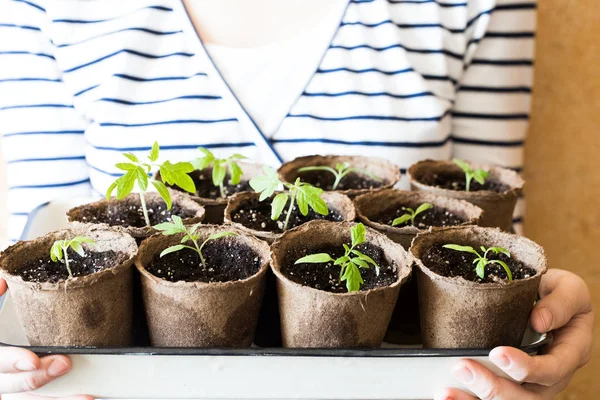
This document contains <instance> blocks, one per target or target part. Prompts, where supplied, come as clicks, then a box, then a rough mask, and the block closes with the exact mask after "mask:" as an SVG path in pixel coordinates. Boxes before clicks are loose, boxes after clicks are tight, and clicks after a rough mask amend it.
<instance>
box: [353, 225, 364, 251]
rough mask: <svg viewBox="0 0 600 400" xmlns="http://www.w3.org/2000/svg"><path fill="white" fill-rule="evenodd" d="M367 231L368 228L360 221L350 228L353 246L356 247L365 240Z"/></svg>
mask: <svg viewBox="0 0 600 400" xmlns="http://www.w3.org/2000/svg"><path fill="white" fill-rule="evenodd" d="M366 232H367V230H366V229H365V226H364V225H363V224H362V223H358V224H356V225H354V226H353V227H352V228H351V229H350V234H351V237H352V247H356V246H358V245H359V244H361V243H364V242H365V233H366Z"/></svg>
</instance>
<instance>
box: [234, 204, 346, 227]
mask: <svg viewBox="0 0 600 400" xmlns="http://www.w3.org/2000/svg"><path fill="white" fill-rule="evenodd" d="M289 205H290V203H289V200H288V203H287V205H286V207H285V209H284V210H283V212H282V213H281V215H280V216H279V219H278V220H277V221H273V220H272V219H271V199H267V200H264V201H262V202H259V201H258V199H252V200H251V201H248V202H247V203H244V204H242V206H241V207H240V208H239V209H237V210H235V211H234V212H233V213H232V216H231V219H232V220H233V222H237V223H240V224H242V225H244V226H245V227H246V228H250V229H254V230H256V231H265V232H281V230H282V229H283V224H284V222H285V219H286V217H287V213H288V208H289ZM315 219H323V220H327V221H336V222H339V221H342V220H343V219H344V218H343V217H342V215H341V214H340V213H338V212H337V211H336V210H333V209H331V208H330V209H329V215H321V214H317V213H316V212H314V211H313V210H312V209H311V208H310V207H309V209H308V214H307V215H306V216H304V215H302V213H300V210H299V209H298V206H297V205H296V204H295V205H294V208H293V210H292V216H291V217H290V221H289V223H288V227H287V228H288V229H292V228H295V227H297V226H299V225H302V224H304V223H306V222H308V221H312V220H315Z"/></svg>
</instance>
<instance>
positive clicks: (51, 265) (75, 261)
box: [15, 250, 127, 283]
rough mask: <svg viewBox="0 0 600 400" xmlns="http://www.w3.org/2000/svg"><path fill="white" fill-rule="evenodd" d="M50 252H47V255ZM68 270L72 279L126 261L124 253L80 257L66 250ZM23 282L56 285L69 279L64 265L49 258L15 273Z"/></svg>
mask: <svg viewBox="0 0 600 400" xmlns="http://www.w3.org/2000/svg"><path fill="white" fill-rule="evenodd" d="M49 253H50V250H48V254H49ZM67 254H68V256H69V268H71V272H72V273H73V277H78V276H86V275H91V274H93V273H95V272H100V271H102V270H105V269H108V268H112V267H115V266H117V265H118V264H120V263H122V262H123V261H125V260H126V259H127V255H125V254H124V253H116V252H114V251H112V250H110V251H105V252H101V253H93V252H89V251H87V252H86V257H81V256H80V255H79V254H77V253H75V252H74V251H72V250H68V251H67ZM15 273H16V274H17V275H19V276H20V277H21V278H23V280H24V281H28V282H40V283H43V282H49V283H58V282H60V281H64V280H67V279H68V278H69V272H68V271H67V268H66V266H65V264H64V263H62V262H60V261H59V262H53V261H52V260H51V259H50V256H49V255H48V257H44V258H41V259H39V260H37V261H32V262H29V263H28V264H26V265H25V266H24V267H23V268H21V269H20V270H18V271H16V272H15Z"/></svg>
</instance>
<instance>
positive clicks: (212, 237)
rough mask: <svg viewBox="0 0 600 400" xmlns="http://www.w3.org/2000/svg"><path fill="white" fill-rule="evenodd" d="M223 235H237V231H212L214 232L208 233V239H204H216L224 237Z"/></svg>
mask: <svg viewBox="0 0 600 400" xmlns="http://www.w3.org/2000/svg"><path fill="white" fill-rule="evenodd" d="M225 236H237V233H235V232H229V231H227V232H217V233H214V234H212V235H210V236H209V237H208V239H206V241H209V240H216V239H219V238H222V237H225Z"/></svg>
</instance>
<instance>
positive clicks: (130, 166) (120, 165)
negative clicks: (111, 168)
mask: <svg viewBox="0 0 600 400" xmlns="http://www.w3.org/2000/svg"><path fill="white" fill-rule="evenodd" d="M115 167H117V168H119V169H120V170H121V171H131V170H134V169H136V168H137V165H135V164H130V163H117V164H115Z"/></svg>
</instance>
